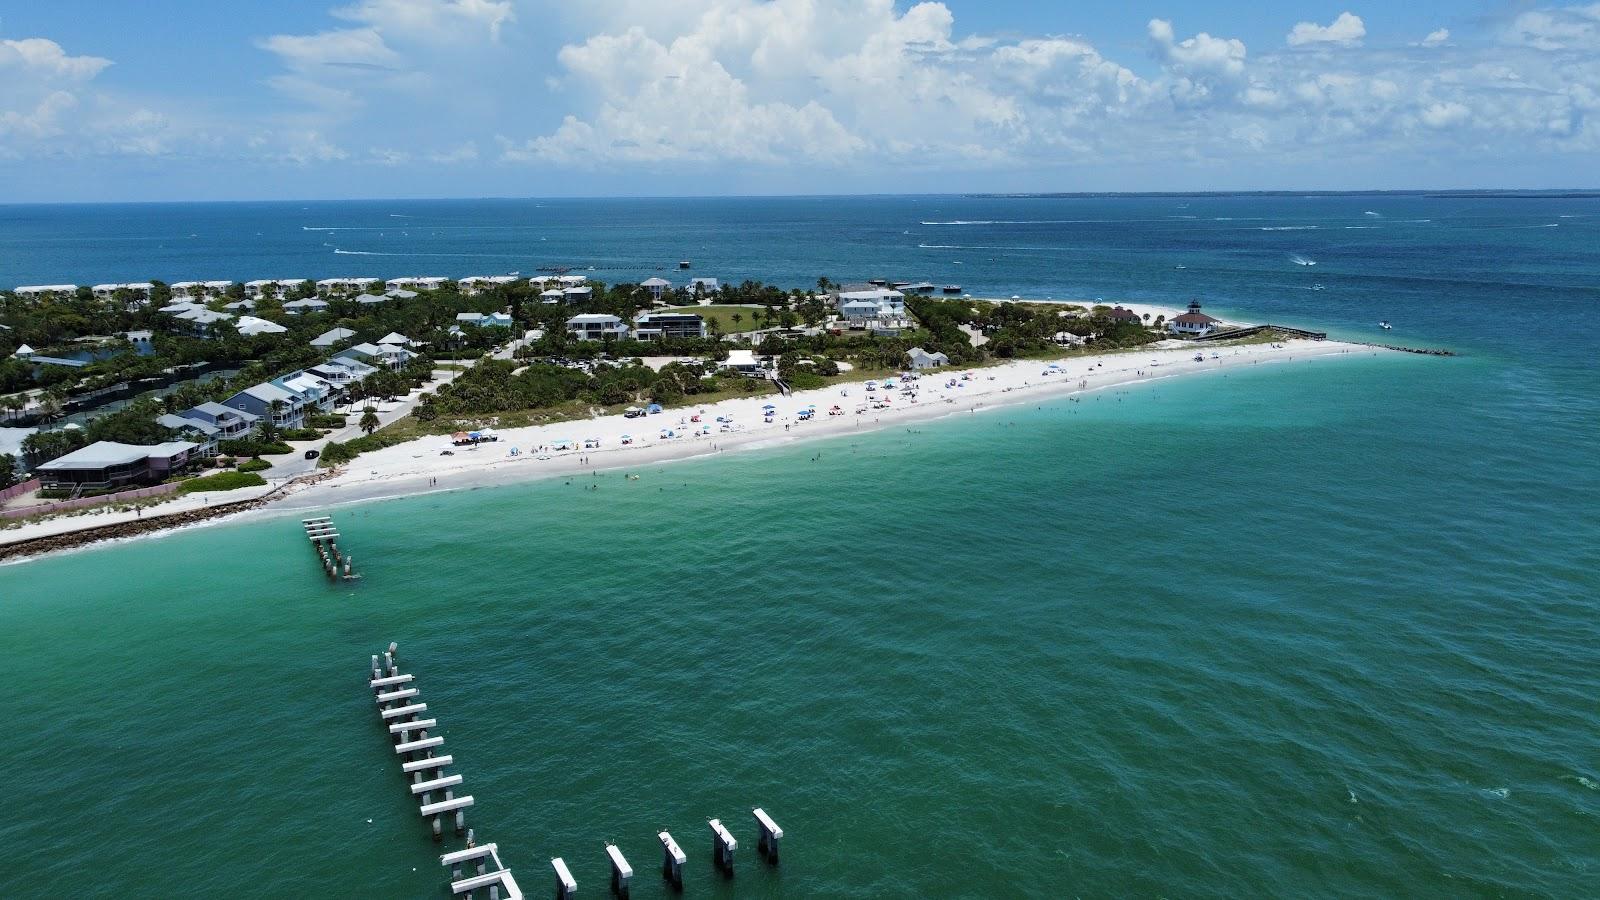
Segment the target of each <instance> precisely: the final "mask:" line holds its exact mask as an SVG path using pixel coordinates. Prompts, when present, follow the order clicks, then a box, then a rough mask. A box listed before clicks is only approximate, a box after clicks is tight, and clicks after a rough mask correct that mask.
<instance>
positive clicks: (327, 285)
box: [317, 278, 382, 294]
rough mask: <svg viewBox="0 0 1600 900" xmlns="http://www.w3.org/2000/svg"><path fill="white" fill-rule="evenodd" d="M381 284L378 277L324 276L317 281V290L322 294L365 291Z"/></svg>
mask: <svg viewBox="0 0 1600 900" xmlns="http://www.w3.org/2000/svg"><path fill="white" fill-rule="evenodd" d="M379 284H382V282H381V281H379V280H378V279H376V278H324V279H322V280H321V281H319V282H317V292H318V293H320V294H349V293H352V292H355V291H364V290H367V289H368V288H371V287H374V286H376V285H379Z"/></svg>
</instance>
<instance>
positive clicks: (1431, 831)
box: [0, 356, 1600, 897]
mask: <svg viewBox="0 0 1600 900" xmlns="http://www.w3.org/2000/svg"><path fill="white" fill-rule="evenodd" d="M1503 368H1504V367H1503V364H1502V363H1498V362H1495V361H1493V360H1483V359H1473V358H1467V359H1456V360H1435V359H1420V358H1398V357H1393V356H1385V357H1382V358H1372V357H1366V356H1363V357H1360V358H1354V357H1352V358H1340V359H1334V360H1324V361H1315V362H1307V361H1301V362H1295V363H1288V364H1284V365H1281V366H1262V367H1258V368H1252V369H1249V370H1244V371H1236V372H1232V373H1228V374H1226V375H1223V374H1212V375H1208V376H1201V377H1196V378H1191V379H1187V380H1183V379H1175V380H1172V381H1165V382H1158V383H1154V384H1150V385H1144V386H1140V387H1136V388H1129V389H1125V390H1123V391H1120V392H1118V393H1115V394H1107V395H1101V396H1097V397H1094V398H1092V399H1087V400H1085V401H1084V402H1082V403H1078V404H1072V403H1067V402H1064V401H1055V402H1048V403H1043V404H1037V405H1030V406H1024V407H1012V408H1006V409H998V410H991V411H988V412H987V413H979V414H977V415H969V416H965V417H962V416H956V417H953V418H950V419H946V420H941V421H937V422H931V423H923V424H920V425H917V426H914V427H913V429H912V431H910V432H907V431H903V430H901V431H884V432H879V433H873V434H866V435H856V436H850V437H846V438H839V439H835V440H829V441H822V442H816V443H807V444H800V445H794V446H789V447H784V448H779V449H774V450H770V451H762V452H752V453H743V454H728V455H724V456H721V457H719V458H717V459H715V460H707V461H697V462H688V463H680V464H671V465H665V466H660V467H658V468H653V469H649V470H646V471H644V472H643V473H642V477H641V479H640V480H638V481H634V482H626V481H623V480H622V479H621V478H620V477H619V476H615V475H612V476H601V477H600V478H599V482H600V484H601V485H602V487H601V490H599V491H595V492H588V491H583V490H581V489H580V487H581V485H579V484H567V483H565V482H563V481H561V480H556V481H545V482H536V483H530V484H526V485H518V486H512V487H504V488H494V489H482V490H477V491H470V492H462V493H455V494H439V495H431V496H427V497H421V498H413V499H407V500H399V501H386V502H380V503H371V504H365V505H357V506H352V507H345V508H340V509H338V510H336V511H335V512H334V515H335V517H336V519H337V520H338V522H339V523H340V526H341V529H342V530H343V532H344V533H345V535H346V544H347V546H348V548H349V549H350V550H351V551H352V552H354V553H355V554H356V555H357V560H358V561H359V562H360V567H361V568H362V569H363V570H364V571H365V573H366V578H365V580H364V581H363V582H362V583H361V584H360V585H359V586H356V587H354V588H350V589H346V588H330V587H329V586H328V585H327V584H326V582H325V581H324V580H323V579H322V578H321V576H320V575H318V574H317V572H316V569H315V568H314V566H313V563H312V559H311V557H310V555H309V552H308V551H307V549H306V548H305V546H304V539H303V537H300V536H299V535H298V534H297V532H298V530H299V529H298V523H297V522H296V521H295V519H294V518H293V517H290V518H280V519H275V520H269V521H260V522H250V523H246V524H231V525H223V526H219V527H213V528H206V529H200V530H195V531H192V532H187V533H182V534H178V535H173V536H168V537H164V538H159V539H153V540H143V541H137V542H133V543H129V544H124V545H120V546H114V547H108V548H103V549H98V550H93V551H88V552H80V553H74V554H70V555H65V556H60V557H57V558H51V559H44V560H41V561H37V562H32V563H28V564H25V565H22V566H14V567H10V568H7V569H5V570H3V573H0V579H3V584H4V586H5V587H4V592H5V602H4V604H3V605H0V682H3V683H5V684H6V685H8V686H9V687H10V688H11V692H10V693H11V695H10V697H9V698H8V701H7V707H8V721H9V723H10V728H8V733H9V736H10V739H11V746H10V748H9V749H10V757H11V765H10V766H9V774H10V776H11V778H12V780H13V782H12V783H13V785H14V786H20V789H19V790H18V792H17V793H15V794H13V798H14V805H13V806H12V809H13V814H12V815H11V816H8V817H6V819H5V821H4V823H3V825H0V840H3V841H4V842H5V844H6V846H9V847H12V848H14V849H20V848H39V847H51V848H53V855H52V857H51V861H50V862H49V863H48V864H47V863H46V862H45V860H43V859H35V858H31V857H25V856H24V855H23V854H22V853H20V852H13V853H11V854H7V861H6V863H5V864H4V867H3V869H0V894H5V895H7V896H44V895H53V894H59V893H62V892H65V891H67V890H69V889H70V890H71V891H73V892H74V893H79V894H82V893H88V894H90V895H95V896H115V895H130V894H138V895H142V894H150V893H157V892H159V893H171V892H175V891H178V890H182V889H189V890H194V891H201V892H203V891H206V890H218V891H227V892H228V893H231V894H240V895H247V896H263V897H266V896H312V895H318V896H333V895H352V894H359V895H364V896H414V897H424V896H442V895H443V881H444V879H443V878H442V877H441V876H442V870H441V869H440V868H439V867H438V866H437V863H436V861H435V859H434V856H433V854H434V853H435V852H437V850H436V847H435V845H433V844H432V842H431V841H430V840H429V839H428V837H427V836H426V832H425V829H424V827H423V825H422V823H421V822H420V820H419V819H418V818H417V816H416V814H415V810H414V806H413V804H412V803H411V802H410V801H409V800H407V799H406V798H405V796H404V795H403V787H402V783H401V779H400V775H399V773H398V771H397V765H396V764H395V763H394V761H393V757H392V754H391V753H390V752H389V751H388V748H387V743H386V740H385V736H384V735H383V734H382V733H381V732H380V730H379V727H378V725H377V722H376V716H375V714H374V712H373V710H372V708H371V705H370V701H369V700H368V695H367V692H366V690H365V688H364V685H363V683H362V679H363V677H364V669H365V667H366V659H367V656H368V655H369V654H370V653H371V652H373V651H374V650H377V649H380V648H381V647H382V646H383V645H385V644H387V642H388V641H390V640H398V641H399V642H400V645H401V653H402V659H403V660H404V662H405V668H406V669H408V670H410V671H414V672H415V673H416V674H417V676H418V680H419V682H420V686H421V689H422V692H423V698H424V699H425V700H426V701H427V702H428V703H429V712H430V715H437V717H438V718H439V719H440V721H441V723H442V724H443V725H444V726H445V727H444V730H443V732H442V733H443V734H444V736H445V738H446V741H447V745H446V746H447V748H448V750H449V751H450V752H452V753H453V754H454V755H455V758H456V760H457V768H458V770H459V771H461V772H462V773H464V774H465V776H466V785H467V788H468V789H469V791H470V793H472V794H473V795H474V796H475V797H477V799H478V805H477V806H476V807H475V808H474V809H473V810H471V811H470V813H469V817H468V820H469V823H470V824H472V825H473V826H474V827H475V828H476V829H477V833H478V835H479V837H480V839H481V840H493V841H496V842H498V843H499V845H500V847H501V849H502V856H503V857H504V858H505V859H506V861H507V863H508V864H509V865H511V866H512V869H513V871H515V872H518V873H519V875H520V876H521V877H520V880H521V881H522V883H523V886H524V888H525V889H530V890H531V889H537V890H540V891H542V890H544V889H545V886H546V883H547V881H548V879H547V878H546V873H547V871H548V869H547V866H546V862H545V861H546V859H547V858H548V857H550V856H554V855H560V856H563V857H565V858H566V859H567V860H568V862H569V863H570V864H571V865H572V867H573V869H574V871H575V874H576V875H577V877H578V879H579V881H580V884H581V885H583V890H585V891H587V892H594V893H603V891H604V878H605V875H606V869H605V862H604V857H603V855H602V853H601V845H602V843H603V842H604V841H606V840H613V841H616V842H618V843H619V845H620V846H621V848H622V849H623V851H624V852H625V853H627V854H628V855H629V856H630V857H631V858H632V860H633V861H634V863H635V866H636V868H637V869H638V870H639V872H640V877H639V878H638V879H636V880H637V882H638V888H637V892H638V895H640V896H645V897H650V896H657V895H659V894H661V893H662V892H661V891H660V890H659V889H658V886H657V881H656V879H655V877H654V871H655V868H654V867H655V865H656V852H657V851H656V846H655V841H654V836H653V835H654V830H655V829H657V828H660V827H667V828H670V829H672V830H673V831H674V832H675V833H676V834H678V835H679V838H680V841H681V842H682V843H683V844H684V845H685V847H686V849H687V850H688V851H689V854H690V865H689V873H688V877H689V889H690V891H691V892H694V893H707V892H709V893H712V894H714V895H718V896H733V895H735V894H737V895H739V896H840V895H842V896H882V895H886V894H900V895H911V896H916V895H930V896H1059V895H1081V896H1107V895H1115V896H1124V895H1133V894H1142V895H1163V896H1205V895H1232V896H1236V895H1277V896H1282V895H1289V894H1303V893H1322V894H1330V895H1340V896H1397V895H1407V896H1416V895H1451V896H1463V895H1479V894H1483V895H1496V894H1515V895H1529V894H1543V895H1551V896H1578V895H1584V894H1589V893H1592V887H1593V885H1594V884H1595V878H1596V871H1597V867H1600V858H1597V847H1600V845H1597V844H1596V842H1595V841H1594V840H1593V839H1592V835H1593V832H1594V826H1595V817H1596V813H1597V811H1600V790H1597V786H1600V771H1597V769H1596V760H1595V750H1596V746H1597V743H1596V737H1595V726H1596V724H1597V722H1596V715H1595V709H1594V696H1595V694H1596V691H1597V689H1600V678H1597V676H1596V674H1595V669H1594V662H1595V655H1594V647H1595V646H1596V642H1597V639H1600V627H1597V625H1596V623H1595V618H1594V615H1593V612H1594V610H1593V599H1594V597H1595V594H1596V590H1595V589H1596V577H1595V575H1594V562H1595V559H1594V548H1595V547H1596V546H1600V533H1597V529H1596V523H1595V520H1594V518H1593V516H1592V515H1589V514H1587V513H1586V514H1583V515H1579V516H1575V517H1568V516H1567V515H1565V514H1563V513H1562V501H1561V499H1560V498H1559V497H1557V496H1552V495H1551V494H1549V492H1548V491H1547V487H1548V485H1547V484H1544V483H1539V482H1535V481H1534V480H1532V479H1530V478H1529V477H1528V466H1527V465H1526V460H1527V458H1528V453H1527V451H1526V448H1524V447H1521V446H1519V445H1517V444H1516V443H1514V442H1509V441H1508V442H1505V443H1503V444H1500V445H1498V449H1496V447H1497V445H1496V444H1495V443H1494V442H1493V441H1488V440H1484V439H1483V438H1484V436H1485V434H1487V433H1503V429H1504V428H1505V423H1503V422H1500V421H1498V420H1497V419H1496V416H1499V415H1505V414H1508V412H1512V411H1517V410H1522V409H1525V405H1526V403H1527V402H1528V398H1526V397H1516V396H1513V397H1506V396H1502V397H1501V398H1499V399H1496V400H1493V401H1489V400H1484V401H1481V402H1477V401H1475V402H1474V403H1473V404H1472V407H1473V413H1474V414H1473V415H1464V414H1463V413H1464V412H1465V410H1464V409H1463V403H1462V401H1461V395H1462V388H1463V386H1467V387H1469V388H1472V389H1473V390H1475V391H1482V392H1484V394H1485V395H1487V392H1488V391H1489V389H1490V388H1491V387H1493V386H1499V388H1500V390H1501V392H1502V394H1504V393H1505V392H1506V391H1507V390H1515V386H1507V385H1506V384H1505V383H1504V381H1505V375H1504V370H1503ZM1584 424H1585V425H1586V424H1587V423H1584ZM1479 432H1482V433H1479ZM1474 433H1476V439H1475V441H1474V445H1475V446H1477V447H1478V448H1479V449H1480V451H1481V452H1479V453H1478V454H1475V455H1473V456H1469V457H1457V458H1453V459H1452V460H1451V461H1450V464H1449V465H1440V464H1439V462H1440V460H1441V457H1442V456H1444V455H1448V454H1442V453H1441V448H1445V447H1449V446H1452V445H1455V444H1458V443H1460V442H1462V441H1463V440H1466V439H1467V435H1469V434H1474ZM1374 434H1382V435H1385V436H1386V440H1385V443H1383V444H1382V445H1377V444H1375V443H1374V442H1373V441H1372V435H1374ZM1587 436H1588V435H1587V433H1586V432H1585V431H1584V430H1583V429H1581V428H1577V429H1574V430H1573V431H1571V432H1570V433H1569V434H1568V435H1567V437H1568V438H1569V439H1571V440H1574V441H1582V440H1584V439H1586V438H1587ZM1577 449H1578V448H1577V447H1576V446H1574V447H1555V446H1549V445H1546V446H1545V447H1544V449H1543V452H1542V456H1543V457H1544V460H1543V463H1542V466H1541V468H1540V472H1541V473H1543V474H1544V475H1545V476H1551V475H1556V476H1559V479H1558V481H1559V483H1561V484H1563V485H1564V487H1565V490H1567V491H1570V492H1571V496H1573V497H1594V496H1595V491H1594V489H1595V487H1596V479H1595V476H1594V474H1593V472H1592V469H1591V468H1590V467H1589V466H1588V464H1587V461H1586V460H1583V459H1582V457H1580V456H1578V455H1576V454H1575V453H1574V452H1573V451H1575V450H1577ZM1558 452H1560V453H1563V454H1564V458H1565V462H1564V463H1556V462H1553V460H1552V457H1554V456H1555V455H1556V454H1557V453H1558ZM814 457H820V458H815V459H814ZM1580 460H1581V461H1580ZM1542 481H1543V479H1541V482H1542ZM17 801H20V802H17ZM755 805H760V806H763V807H765V808H766V809H767V810H768V811H769V812H771V813H772V814H773V815H774V817H775V818H777V819H778V821H779V822H780V823H781V824H782V825H783V826H784V828H785V830H786V832H787V835H788V836H787V837H786V839H785V840H786V844H785V859H784V863H783V866H782V868H781V870H777V871H773V870H769V869H766V868H765V867H764V866H761V865H759V864H758V863H757V860H756V859H755V857H754V856H753V854H752V853H751V852H749V851H751V850H753V842H754V832H753V829H752V827H751V825H750V824H749V818H748V810H749V808H750V807H751V806H755ZM711 816H720V817H722V818H723V819H724V820H725V821H729V822H730V823H731V824H733V825H734V826H735V831H736V834H738V836H739V837H740V838H741V841H742V842H744V847H742V848H741V851H740V852H741V855H742V859H741V869H740V871H739V874H738V875H737V877H736V878H735V879H734V880H733V881H732V882H727V883H724V882H722V881H721V880H720V878H719V877H717V876H714V875H713V874H712V870H711V867H710V860H709V848H708V847H707V846H706V845H707V843H708V838H707V836H706V832H705V826H704V820H705V819H706V818H708V817H711ZM368 819H370V820H371V822H370V824H369V823H368V821H367V820H368ZM413 868H415V871H413ZM89 872H93V873H94V877H92V878H91V877H86V873H89Z"/></svg>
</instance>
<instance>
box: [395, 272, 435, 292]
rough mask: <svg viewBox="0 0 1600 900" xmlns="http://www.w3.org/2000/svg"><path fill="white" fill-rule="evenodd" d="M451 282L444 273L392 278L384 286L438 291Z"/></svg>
mask: <svg viewBox="0 0 1600 900" xmlns="http://www.w3.org/2000/svg"><path fill="white" fill-rule="evenodd" d="M449 283H450V279H448V278H445V277H444V276H442V275H414V276H412V277H410V278H391V279H389V280H388V281H385V282H384V283H383V286H384V287H385V288H386V289H388V290H391V291H437V290H439V289H440V288H442V287H444V286H445V285H446V284H449Z"/></svg>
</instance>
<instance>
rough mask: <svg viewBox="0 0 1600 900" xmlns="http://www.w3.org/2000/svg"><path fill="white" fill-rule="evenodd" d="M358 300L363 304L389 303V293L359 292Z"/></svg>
mask: <svg viewBox="0 0 1600 900" xmlns="http://www.w3.org/2000/svg"><path fill="white" fill-rule="evenodd" d="M356 302H357V303H359V304H361V305H362V306H375V305H377V304H379V303H388V302H389V296H388V295H387V294H357V295H356Z"/></svg>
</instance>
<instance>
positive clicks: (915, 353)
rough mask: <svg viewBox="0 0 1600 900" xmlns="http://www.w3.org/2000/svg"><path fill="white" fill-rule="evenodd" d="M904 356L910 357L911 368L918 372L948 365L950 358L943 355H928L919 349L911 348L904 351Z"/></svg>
mask: <svg viewBox="0 0 1600 900" xmlns="http://www.w3.org/2000/svg"><path fill="white" fill-rule="evenodd" d="M906 355H907V356H909V357H911V368H913V369H916V370H918V371H921V370H922V369H932V368H936V367H938V366H948V365H950V357H948V356H946V355H944V354H943V353H929V352H928V351H926V350H924V349H922V348H921V347H912V348H911V349H910V350H907V351H906Z"/></svg>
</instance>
